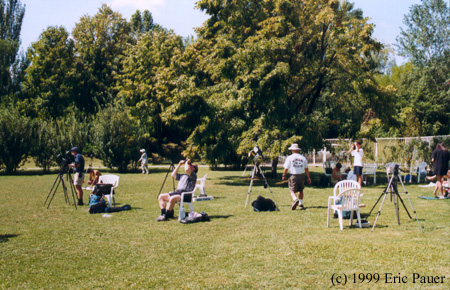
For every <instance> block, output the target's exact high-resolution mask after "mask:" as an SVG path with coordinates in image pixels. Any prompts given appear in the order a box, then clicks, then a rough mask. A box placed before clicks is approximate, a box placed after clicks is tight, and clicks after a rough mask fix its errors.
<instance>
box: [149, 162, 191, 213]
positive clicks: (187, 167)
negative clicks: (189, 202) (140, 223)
mask: <svg viewBox="0 0 450 290" xmlns="http://www.w3.org/2000/svg"><path fill="white" fill-rule="evenodd" d="M183 164H184V171H185V174H179V173H178V170H179V169H180V167H181V166H182V165H183ZM197 171H198V166H197V164H192V163H191V160H190V159H186V160H181V161H180V162H179V163H178V165H177V167H175V169H174V170H173V172H172V175H171V176H172V177H173V178H175V179H176V180H178V186H177V189H176V190H175V191H174V192H169V193H163V194H161V195H159V197H158V201H159V207H160V209H161V215H160V216H159V217H158V218H157V219H156V220H157V221H159V222H162V221H166V220H168V219H169V218H173V217H174V210H173V208H174V207H175V204H176V203H177V202H179V201H181V194H182V193H183V192H190V191H193V190H194V188H195V183H196V182H197Z"/></svg>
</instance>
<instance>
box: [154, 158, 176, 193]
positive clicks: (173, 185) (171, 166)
mask: <svg viewBox="0 0 450 290" xmlns="http://www.w3.org/2000/svg"><path fill="white" fill-rule="evenodd" d="M174 169H175V166H174V165H173V162H172V160H171V161H170V166H169V170H168V171H167V174H166V177H165V178H164V181H163V183H162V185H161V189H160V190H159V193H158V196H157V197H156V198H158V197H159V196H160V195H161V191H162V189H163V187H164V184H165V183H166V180H167V176H169V173H170V172H172V171H173V170H174ZM172 187H173V191H175V180H174V179H173V178H172Z"/></svg>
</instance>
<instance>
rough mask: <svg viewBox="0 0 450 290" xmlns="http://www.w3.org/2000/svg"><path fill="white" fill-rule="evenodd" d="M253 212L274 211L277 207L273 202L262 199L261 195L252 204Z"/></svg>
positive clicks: (268, 199)
mask: <svg viewBox="0 0 450 290" xmlns="http://www.w3.org/2000/svg"><path fill="white" fill-rule="evenodd" d="M252 206H253V210H254V211H276V210H278V209H277V206H276V205H275V202H273V200H271V199H270V198H264V197H262V196H261V195H259V196H258V197H257V198H256V200H254V201H253V202H252Z"/></svg>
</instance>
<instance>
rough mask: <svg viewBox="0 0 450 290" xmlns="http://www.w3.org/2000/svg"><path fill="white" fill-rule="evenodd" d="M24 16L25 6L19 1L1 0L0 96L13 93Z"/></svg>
mask: <svg viewBox="0 0 450 290" xmlns="http://www.w3.org/2000/svg"><path fill="white" fill-rule="evenodd" d="M24 15H25V5H21V3H20V1H19V0H0V96H4V95H7V94H9V93H11V85H12V82H13V80H12V67H13V65H14V64H15V63H16V62H17V61H18V58H17V55H18V51H19V47H20V31H21V29H22V21H23V16H24Z"/></svg>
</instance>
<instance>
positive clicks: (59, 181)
mask: <svg viewBox="0 0 450 290" xmlns="http://www.w3.org/2000/svg"><path fill="white" fill-rule="evenodd" d="M69 170H70V169H67V170H66V172H64V169H63V168H61V169H60V170H59V173H58V175H57V176H56V179H55V182H54V183H53V186H52V189H50V191H49V193H48V195H47V198H46V199H45V202H44V206H45V205H46V204H47V201H48V204H47V209H48V208H49V207H50V204H51V203H52V200H53V197H55V194H56V191H57V190H58V187H59V185H60V184H62V187H63V191H64V198H65V200H66V203H68V204H69V205H70V198H69V194H68V193H67V186H66V184H65V183H64V173H66V174H67V182H68V183H69V186H70V190H71V191H72V197H73V204H74V205H75V209H77V203H76V202H75V193H74V190H73V180H72V176H71V174H70V171H69ZM50 196H51V198H50ZM49 198H50V200H49Z"/></svg>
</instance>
